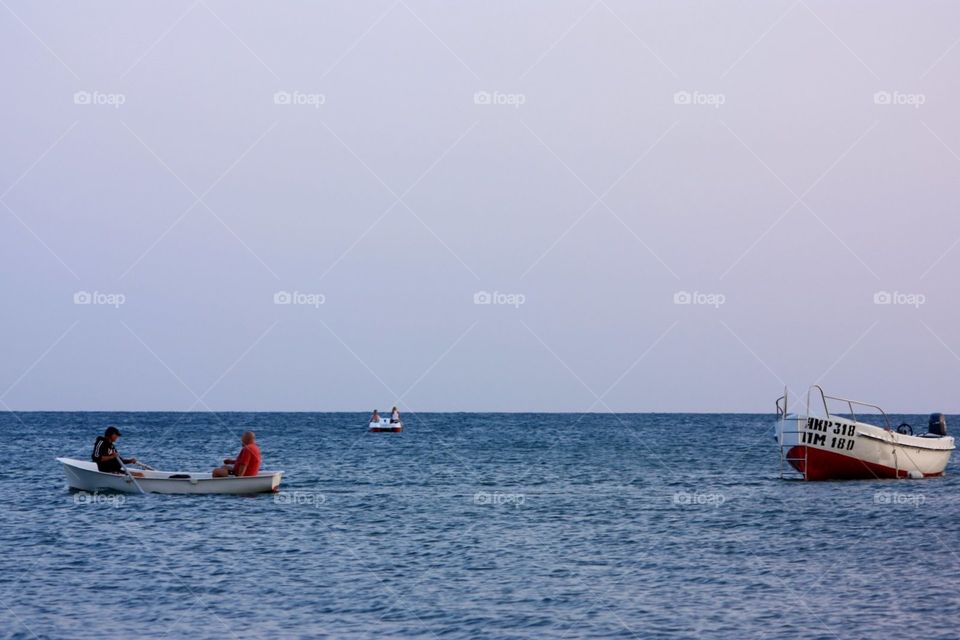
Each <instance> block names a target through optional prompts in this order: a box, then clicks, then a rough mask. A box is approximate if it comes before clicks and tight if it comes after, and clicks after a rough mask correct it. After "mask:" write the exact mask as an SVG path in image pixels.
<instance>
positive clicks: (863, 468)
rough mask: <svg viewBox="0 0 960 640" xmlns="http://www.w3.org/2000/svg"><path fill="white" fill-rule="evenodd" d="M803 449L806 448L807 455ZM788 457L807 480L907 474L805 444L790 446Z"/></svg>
mask: <svg viewBox="0 0 960 640" xmlns="http://www.w3.org/2000/svg"><path fill="white" fill-rule="evenodd" d="M804 450H806V454H805V453H804ZM787 460H788V461H789V462H790V465H791V466H793V468H794V469H796V470H797V471H799V472H800V473H802V474H803V475H804V477H805V478H806V479H807V480H857V479H865V478H866V479H874V478H897V477H899V478H906V477H907V475H908V473H907V471H906V470H904V469H900V471H899V472H898V471H897V470H896V469H894V468H893V467H888V466H885V465H882V464H876V463H874V462H867V461H866V460H860V459H859V458H854V457H851V456H847V455H843V454H842V453H836V452H835V451H824V450H823V449H817V448H815V447H805V446H802V445H801V446H796V447H791V448H790V450H789V451H788V452H787ZM804 467H806V468H804ZM939 475H942V474H940V473H926V474H924V476H926V477H929V476H939Z"/></svg>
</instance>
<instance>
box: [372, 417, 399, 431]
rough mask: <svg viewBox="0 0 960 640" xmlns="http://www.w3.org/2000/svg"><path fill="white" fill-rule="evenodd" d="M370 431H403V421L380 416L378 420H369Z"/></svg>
mask: <svg viewBox="0 0 960 640" xmlns="http://www.w3.org/2000/svg"><path fill="white" fill-rule="evenodd" d="M369 430H370V431H371V432H372V433H400V432H401V431H403V423H402V422H400V421H397V422H391V421H390V418H380V421H379V422H371V423H370V429H369Z"/></svg>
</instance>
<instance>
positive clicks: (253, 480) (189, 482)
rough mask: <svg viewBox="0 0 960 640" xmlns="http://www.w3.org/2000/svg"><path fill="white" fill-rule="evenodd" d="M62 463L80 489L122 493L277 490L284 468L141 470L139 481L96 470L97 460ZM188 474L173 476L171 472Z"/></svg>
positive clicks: (69, 480) (74, 486) (70, 481)
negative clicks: (239, 473) (218, 473)
mask: <svg viewBox="0 0 960 640" xmlns="http://www.w3.org/2000/svg"><path fill="white" fill-rule="evenodd" d="M57 461H58V462H60V463H61V464H62V465H63V470H64V473H65V474H66V477H67V484H68V485H69V486H70V488H71V489H76V490H79V491H89V492H97V491H118V492H121V493H139V492H140V489H138V488H137V485H140V488H142V489H143V491H144V492H146V493H169V494H251V493H270V492H274V491H278V490H279V487H280V481H281V479H282V478H283V472H282V471H262V472H260V473H258V474H257V475H255V476H244V477H236V476H229V477H226V478H214V477H213V476H212V474H210V473H208V472H203V473H194V472H176V471H139V470H137V473H142V474H143V477H139V476H138V477H137V479H136V483H134V481H133V480H132V479H131V478H130V476H128V475H126V474H123V475H120V474H115V473H103V472H102V471H99V470H97V465H96V463H94V462H88V461H86V460H74V459H71V458H57ZM176 475H179V476H188V477H181V478H174V477H171V476H176Z"/></svg>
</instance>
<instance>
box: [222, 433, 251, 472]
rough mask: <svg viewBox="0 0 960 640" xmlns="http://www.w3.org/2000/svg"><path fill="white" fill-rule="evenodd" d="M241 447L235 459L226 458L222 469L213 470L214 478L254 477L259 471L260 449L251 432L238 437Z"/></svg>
mask: <svg viewBox="0 0 960 640" xmlns="http://www.w3.org/2000/svg"><path fill="white" fill-rule="evenodd" d="M240 442H242V443H243V447H242V448H241V449H240V453H239V454H238V455H237V457H236V459H233V458H226V459H225V460H224V461H223V466H222V467H217V468H216V469H214V470H213V477H214V478H226V477H227V476H255V475H257V473H258V472H259V471H260V447H258V446H257V436H256V434H254V433H253V431H244V432H243V435H242V436H240Z"/></svg>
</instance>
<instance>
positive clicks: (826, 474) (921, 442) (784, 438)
mask: <svg viewBox="0 0 960 640" xmlns="http://www.w3.org/2000/svg"><path fill="white" fill-rule="evenodd" d="M777 438H778V439H779V441H780V444H781V447H782V448H783V449H784V450H785V451H786V457H785V459H786V461H787V462H789V463H790V465H791V466H792V467H793V468H794V469H796V470H797V471H799V472H800V473H801V474H803V477H804V479H806V480H853V479H878V478H930V477H936V476H942V475H943V473H944V469H945V468H946V466H947V463H948V462H949V461H950V455H951V454H952V453H953V449H954V439H953V438H952V437H950V436H941V437H931V436H915V435H910V434H904V433H897V432H895V431H890V430H887V429H884V428H881V427H877V426H875V425H871V424H867V423H864V422H859V421H855V420H850V419H847V418H841V417H839V416H835V415H834V416H830V417H829V418H815V417H809V416H803V415H800V416H794V415H791V416H788V417H786V418H785V419H784V420H782V421H781V422H780V423H779V424H778V427H777Z"/></svg>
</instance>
